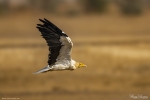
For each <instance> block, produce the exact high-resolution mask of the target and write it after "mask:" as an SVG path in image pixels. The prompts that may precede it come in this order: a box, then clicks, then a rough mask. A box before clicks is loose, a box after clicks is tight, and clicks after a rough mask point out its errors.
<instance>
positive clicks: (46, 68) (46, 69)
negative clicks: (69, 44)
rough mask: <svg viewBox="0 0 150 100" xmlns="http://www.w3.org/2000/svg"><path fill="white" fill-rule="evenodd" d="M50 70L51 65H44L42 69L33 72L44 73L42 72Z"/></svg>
mask: <svg viewBox="0 0 150 100" xmlns="http://www.w3.org/2000/svg"><path fill="white" fill-rule="evenodd" d="M49 70H51V67H49V65H47V66H46V67H44V68H43V69H41V70H39V71H37V72H34V73H33V74H39V73H44V72H47V71H49Z"/></svg>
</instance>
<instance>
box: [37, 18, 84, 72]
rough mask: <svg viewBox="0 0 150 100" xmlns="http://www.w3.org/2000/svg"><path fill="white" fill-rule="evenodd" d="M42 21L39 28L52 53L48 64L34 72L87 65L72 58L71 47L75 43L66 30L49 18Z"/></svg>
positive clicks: (71, 68) (70, 68)
mask: <svg viewBox="0 0 150 100" xmlns="http://www.w3.org/2000/svg"><path fill="white" fill-rule="evenodd" d="M40 21H41V22H43V23H44V24H43V25H41V24H37V25H38V26H37V28H38V29H39V31H40V32H41V34H42V36H43V38H44V39H45V40H46V42H47V45H48V46H49V51H50V54H49V56H48V57H49V59H48V65H47V66H46V67H45V68H43V69H41V70H39V71H37V72H35V73H34V74H38V73H43V72H47V71H61V70H74V69H76V68H80V67H86V65H84V64H82V63H78V62H76V61H74V60H72V58H71V49H72V47H73V43H72V41H71V39H70V38H69V37H68V36H67V35H66V34H65V32H63V31H61V30H60V29H59V28H58V27H57V26H55V25H54V24H53V23H51V22H50V21H48V20H47V19H44V20H41V19H40Z"/></svg>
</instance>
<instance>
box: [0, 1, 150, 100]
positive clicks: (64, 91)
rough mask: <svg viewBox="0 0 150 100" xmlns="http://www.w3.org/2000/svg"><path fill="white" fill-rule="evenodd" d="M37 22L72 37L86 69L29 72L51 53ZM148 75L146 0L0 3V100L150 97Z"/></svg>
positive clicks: (74, 53)
mask: <svg viewBox="0 0 150 100" xmlns="http://www.w3.org/2000/svg"><path fill="white" fill-rule="evenodd" d="M39 18H41V19H43V18H47V19H49V20H50V21H51V22H53V23H54V24H55V25H57V26H58V27H59V28H60V29H62V30H63V31H64V32H66V33H67V35H69V36H70V38H71V39H72V41H73V43H74V47H73V51H72V58H73V59H74V60H76V61H80V62H82V63H85V64H86V65H87V66H88V67H87V68H81V69H77V70H75V71H60V72H57V71H56V72H49V73H44V74H38V75H33V74H32V73H33V72H35V71H37V70H39V69H41V68H43V67H45V66H46V65H47V60H48V53H49V51H48V47H47V45H46V42H45V40H44V39H43V38H42V37H41V36H40V32H39V31H38V30H37V29H36V24H38V23H41V22H40V21H39V20H38V19H39ZM149 76H150V0H0V98H2V99H3V98H20V99H21V100H50V99H51V100H81V99H82V100H100V99H102V100H110V99H114V100H130V99H131V100H132V99H133V98H131V97H130V95H131V94H134V95H138V94H142V95H143V96H148V97H149V98H150V92H149V91H150V78H149ZM140 99H141V98H140ZM147 100H148V99H147Z"/></svg>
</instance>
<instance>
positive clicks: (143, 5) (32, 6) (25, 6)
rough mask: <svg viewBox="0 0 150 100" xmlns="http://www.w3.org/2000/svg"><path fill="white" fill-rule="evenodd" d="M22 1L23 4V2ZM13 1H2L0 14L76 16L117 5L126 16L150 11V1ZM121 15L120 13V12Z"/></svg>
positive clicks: (101, 11) (0, 2)
mask: <svg viewBox="0 0 150 100" xmlns="http://www.w3.org/2000/svg"><path fill="white" fill-rule="evenodd" d="M21 1H22V2H21ZM15 2H16V3H13V0H1V1H0V14H3V13H4V12H9V11H12V10H14V11H18V10H35V11H36V10H41V11H44V12H47V13H57V14H58V13H63V14H69V15H72V14H73V15H74V14H78V13H103V12H107V11H109V10H111V8H110V7H109V6H110V5H111V4H113V5H115V6H116V7H117V9H119V10H120V12H122V13H123V14H125V15H139V14H141V13H142V12H144V10H145V9H147V10H149V8H150V1H149V0H70V1H69V0H20V3H17V1H15ZM118 13H119V12H118Z"/></svg>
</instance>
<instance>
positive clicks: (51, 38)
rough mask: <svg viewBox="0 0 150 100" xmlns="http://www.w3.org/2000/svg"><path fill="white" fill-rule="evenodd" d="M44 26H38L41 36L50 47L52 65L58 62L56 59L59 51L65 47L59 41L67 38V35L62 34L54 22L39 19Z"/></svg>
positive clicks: (49, 58)
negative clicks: (63, 37)
mask: <svg viewBox="0 0 150 100" xmlns="http://www.w3.org/2000/svg"><path fill="white" fill-rule="evenodd" d="M39 20H40V21H41V22H43V24H37V28H38V29H39V31H40V32H41V34H42V35H41V36H42V37H43V38H44V39H45V40H46V42H47V45H48V46H49V51H50V53H49V55H48V64H49V65H52V64H54V63H55V62H56V59H57V57H58V55H59V51H60V49H61V47H62V46H63V45H62V43H61V42H60V41H59V40H60V37H61V36H66V37H67V35H66V34H64V33H62V30H60V29H59V28H58V27H57V26H55V25H54V24H53V23H52V22H50V21H48V20H47V19H45V18H44V20H42V19H39Z"/></svg>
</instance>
